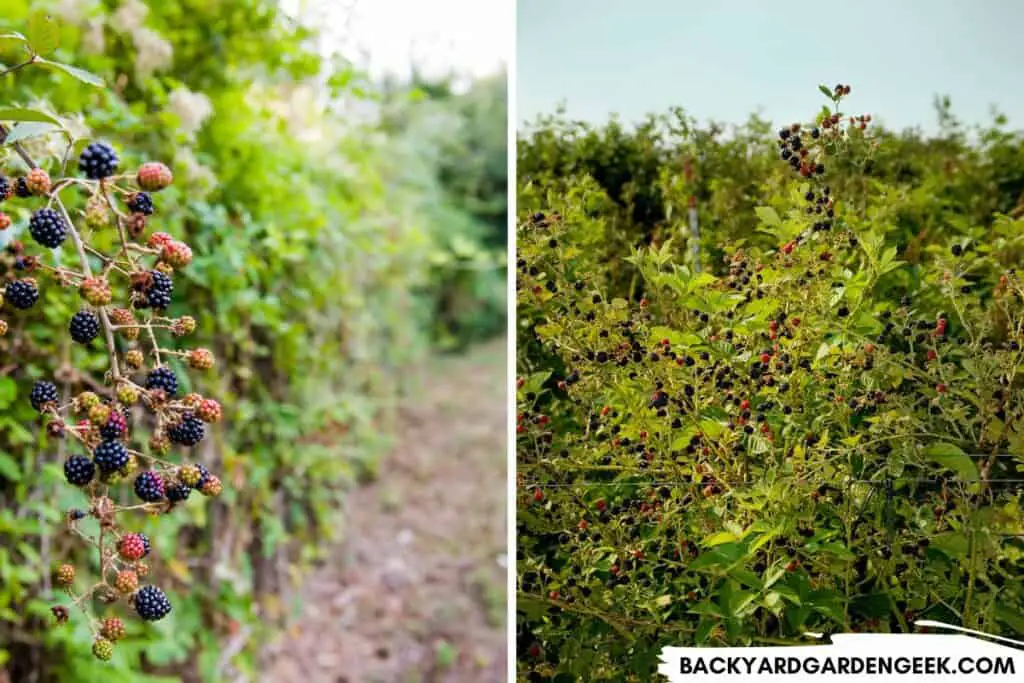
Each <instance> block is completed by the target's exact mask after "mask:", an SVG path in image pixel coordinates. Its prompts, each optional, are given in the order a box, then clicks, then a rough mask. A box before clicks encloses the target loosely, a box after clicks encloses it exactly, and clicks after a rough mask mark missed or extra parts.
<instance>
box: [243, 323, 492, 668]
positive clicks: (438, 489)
mask: <svg viewBox="0 0 1024 683" xmlns="http://www.w3.org/2000/svg"><path fill="white" fill-rule="evenodd" d="M505 359H506V347H505V341H504V340H503V339H502V340H496V341H495V342H492V343H489V344H487V345H485V346H481V347H478V348H476V349H474V350H472V351H470V352H469V353H468V354H467V355H465V356H461V357H453V358H444V359H441V360H439V361H436V362H435V363H434V364H432V366H431V367H430V368H429V370H428V373H427V378H426V381H425V382H424V383H423V384H422V386H423V387H424V389H423V390H422V391H421V392H418V393H419V395H418V396H417V397H416V399H415V401H414V402H411V404H410V405H407V406H406V407H405V408H403V410H402V417H401V419H400V439H399V441H398V446H397V448H395V449H394V451H393V452H392V453H391V454H390V455H389V456H386V457H385V458H384V460H383V461H382V462H381V463H380V468H379V473H380V474H379V476H378V478H377V480H376V481H375V482H373V483H371V484H368V485H366V486H364V487H361V488H359V489H356V490H354V491H353V492H352V494H351V496H350V498H349V501H348V504H347V507H348V512H347V515H346V519H345V537H346V539H347V540H346V541H345V542H344V543H343V544H341V545H340V546H339V547H338V548H337V551H336V553H335V558H336V559H335V560H334V561H332V562H329V563H327V564H326V566H324V567H323V568H321V569H319V570H317V571H316V572H314V574H313V575H312V576H311V577H310V578H309V580H308V582H307V583H306V584H305V586H304V587H303V588H302V591H301V592H302V598H303V600H302V604H303V605H304V608H303V614H302V617H301V618H300V619H299V620H298V621H297V623H296V624H295V626H294V627H293V628H291V629H290V630H289V633H288V635H287V636H286V637H285V638H284V639H283V641H282V642H281V643H280V644H279V647H276V648H274V649H275V650H277V651H278V652H280V653H281V654H280V656H279V657H278V658H277V660H276V661H275V663H274V665H273V666H271V667H270V669H269V670H268V671H267V672H266V675H265V676H264V677H263V678H262V680H266V681H274V682H275V683H280V682H281V681H286V682H288V683H292V682H296V683H417V682H422V683H428V682H429V683H470V682H472V683H489V682H490V681H504V680H505V675H506V661H507V660H506V645H505V643H506V637H505V592H506V591H505V576H506V570H505V566H506V564H507V562H508V558H507V557H506V555H505V553H506V549H505V538H506V536H505V532H506V517H505V509H506V507H505V500H506V457H505V450H506V439H505V434H506V419H505V410H506V402H505V395H506V385H507V380H506V377H505Z"/></svg>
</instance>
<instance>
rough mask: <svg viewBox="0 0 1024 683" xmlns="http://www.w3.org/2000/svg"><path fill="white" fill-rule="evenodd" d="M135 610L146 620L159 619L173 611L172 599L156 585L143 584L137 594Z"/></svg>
mask: <svg viewBox="0 0 1024 683" xmlns="http://www.w3.org/2000/svg"><path fill="white" fill-rule="evenodd" d="M134 601H135V611H136V613H138V615H139V616H140V617H142V618H143V619H145V620H146V621H158V620H159V619H163V618H164V617H166V616H167V615H168V614H170V612H171V601H170V600H168V599H167V596H166V595H165V594H164V592H163V591H162V590H160V589H159V588H157V587H156V586H143V587H142V588H140V589H139V591H138V592H137V593H136V594H135V598H134Z"/></svg>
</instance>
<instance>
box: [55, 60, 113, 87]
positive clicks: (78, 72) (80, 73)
mask: <svg viewBox="0 0 1024 683" xmlns="http://www.w3.org/2000/svg"><path fill="white" fill-rule="evenodd" d="M39 64H42V65H43V66H48V67H50V68H53V69H60V70H61V71H63V72H64V73H66V74H68V75H69V76H74V77H75V78H77V79H78V80H80V81H81V82H82V83H86V84H87V85H92V86H95V87H97V88H102V87H103V85H104V83H103V79H102V78H100V77H99V76H97V75H96V74H93V73H90V72H88V71H86V70H85V69H79V68H78V67H77V66H71V65H70V64H62V63H61V62H51V61H50V60H48V59H40V60H39Z"/></svg>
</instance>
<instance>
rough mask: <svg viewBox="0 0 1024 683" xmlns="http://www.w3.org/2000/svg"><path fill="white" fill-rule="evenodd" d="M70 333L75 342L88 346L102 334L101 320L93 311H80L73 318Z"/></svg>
mask: <svg viewBox="0 0 1024 683" xmlns="http://www.w3.org/2000/svg"><path fill="white" fill-rule="evenodd" d="M68 331H69V332H71V338H72V339H73V340H74V341H76V342H78V343H79V344H88V343H90V342H91V341H92V340H93V339H95V338H96V337H98V336H99V334H100V319H99V318H98V317H96V314H95V313H93V312H92V311H79V312H78V313H75V314H74V315H73V316H71V324H70V325H68Z"/></svg>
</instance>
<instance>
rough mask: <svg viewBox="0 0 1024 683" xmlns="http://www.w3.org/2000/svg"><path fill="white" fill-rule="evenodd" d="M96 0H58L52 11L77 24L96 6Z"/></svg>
mask: <svg viewBox="0 0 1024 683" xmlns="http://www.w3.org/2000/svg"><path fill="white" fill-rule="evenodd" d="M96 3H97V0H58V2H57V5H56V6H55V7H54V8H53V13H54V14H56V15H57V16H58V17H60V18H61V19H64V20H65V21H67V22H68V23H72V24H77V23H79V22H80V21H82V20H83V19H85V18H86V17H87V16H89V14H90V13H91V12H92V11H93V9H95V8H96Z"/></svg>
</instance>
